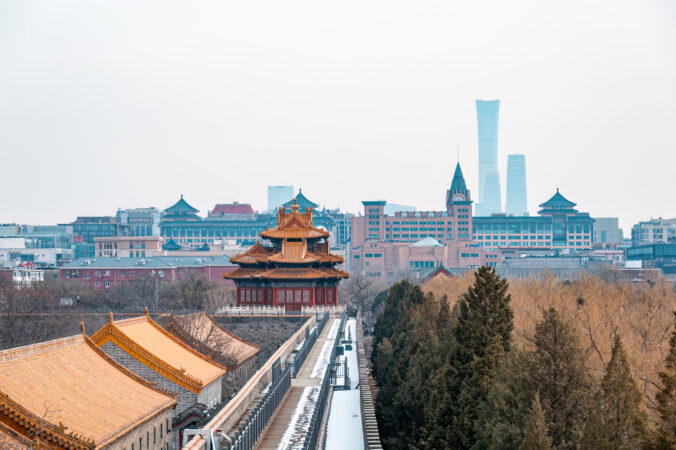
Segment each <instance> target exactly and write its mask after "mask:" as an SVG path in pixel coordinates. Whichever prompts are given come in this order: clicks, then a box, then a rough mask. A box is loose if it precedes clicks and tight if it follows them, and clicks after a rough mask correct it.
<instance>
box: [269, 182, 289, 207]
mask: <svg viewBox="0 0 676 450" xmlns="http://www.w3.org/2000/svg"><path fill="white" fill-rule="evenodd" d="M291 199H293V186H268V209H277V208H279V207H280V206H282V205H283V204H284V203H286V202H288V201H289V200H291Z"/></svg>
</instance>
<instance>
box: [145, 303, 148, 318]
mask: <svg viewBox="0 0 676 450" xmlns="http://www.w3.org/2000/svg"><path fill="white" fill-rule="evenodd" d="M144 314H145V315H146V317H148V307H147V306H146V307H144Z"/></svg>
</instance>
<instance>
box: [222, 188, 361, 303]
mask: <svg viewBox="0 0 676 450" xmlns="http://www.w3.org/2000/svg"><path fill="white" fill-rule="evenodd" d="M260 237H261V238H262V239H266V240H268V241H270V242H271V243H272V246H270V247H265V246H263V245H261V243H260V241H257V242H256V244H255V245H254V246H253V247H251V248H250V249H249V250H248V251H246V252H245V253H242V254H241V255H237V256H234V257H232V259H231V261H232V262H234V263H236V264H238V265H239V268H238V269H237V270H235V271H234V272H230V273H228V274H226V275H225V277H226V278H228V279H231V280H234V281H235V285H236V286H237V305H238V306H241V305H260V306H262V305H274V306H285V307H286V308H287V309H290V310H300V309H301V308H302V307H303V306H315V305H323V306H327V305H338V283H339V282H340V280H341V279H343V278H348V277H349V275H348V274H347V273H346V272H343V271H341V270H338V269H336V268H335V266H336V264H339V263H342V262H343V258H341V257H339V256H336V255H333V254H331V253H330V251H329V232H328V231H326V230H324V229H321V228H316V227H314V224H313V210H312V207H310V206H307V204H306V206H305V207H304V208H303V210H302V211H301V208H300V205H299V204H298V203H296V199H294V201H293V202H292V204H291V211H290V212H287V211H286V209H285V208H283V207H280V208H279V210H278V211H277V226H276V227H275V228H271V229H267V230H265V231H263V232H262V233H261V234H260Z"/></svg>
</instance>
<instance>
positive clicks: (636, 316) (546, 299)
mask: <svg viewBox="0 0 676 450" xmlns="http://www.w3.org/2000/svg"><path fill="white" fill-rule="evenodd" d="M470 277H471V274H466V275H465V278H463V279H458V278H446V277H437V278H436V279H434V280H430V282H428V283H426V284H425V285H424V286H423V288H424V289H425V290H426V291H430V292H433V293H434V294H435V297H437V298H441V297H442V295H443V294H446V295H447V296H448V298H449V302H450V303H451V307H452V306H453V304H454V303H455V301H457V299H458V297H459V295H460V293H462V292H464V291H465V290H466V289H467V287H468V286H469V283H470ZM509 285H510V288H509V293H510V294H511V296H512V308H513V310H514V337H515V342H516V344H517V345H519V346H521V347H523V348H526V349H532V348H533V336H534V333H535V325H536V323H538V322H539V321H540V320H542V314H543V312H544V311H546V310H548V309H549V308H551V307H553V308H555V309H556V310H557V311H558V312H559V314H560V315H561V316H562V318H563V319H564V320H566V321H567V322H569V323H571V324H572V325H573V326H574V327H575V329H576V331H577V335H578V337H579V339H580V344H581V345H582V348H583V356H584V360H585V364H586V366H587V367H588V368H589V369H590V372H591V373H592V374H593V375H594V376H595V377H597V378H600V377H601V376H602V375H603V371H604V367H605V366H606V364H607V363H608V361H609V360H610V354H611V349H612V345H613V338H614V336H615V334H616V333H617V334H619V335H620V336H621V337H622V340H623V343H624V345H625V348H626V351H627V357H628V359H629V362H630V364H631V367H632V372H633V375H634V376H635V377H636V379H637V382H638V385H639V388H640V390H641V392H642V394H643V395H644V400H645V406H646V407H647V410H648V411H649V413H650V416H651V418H652V419H655V418H656V414H655V407H656V403H655V394H656V392H657V390H658V384H659V377H658V371H659V370H661V369H662V368H663V366H664V357H665V355H666V354H667V352H668V350H669V335H670V331H671V327H672V323H673V319H672V317H673V316H672V312H673V311H674V310H675V309H676V293H675V292H674V289H673V286H672V285H671V284H670V283H669V282H668V281H666V280H663V279H660V280H656V281H654V282H651V283H647V284H632V283H625V282H616V281H613V280H607V279H606V280H604V279H602V278H601V277H596V276H591V275H583V276H581V277H580V278H579V279H577V280H573V281H563V280H561V279H558V278H556V277H554V276H552V275H548V276H545V277H542V278H539V279H535V278H524V279H513V280H510V281H509Z"/></svg>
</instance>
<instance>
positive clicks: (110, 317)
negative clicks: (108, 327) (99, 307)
mask: <svg viewBox="0 0 676 450" xmlns="http://www.w3.org/2000/svg"><path fill="white" fill-rule="evenodd" d="M108 323H113V312H112V311H110V312H109V313H108Z"/></svg>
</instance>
